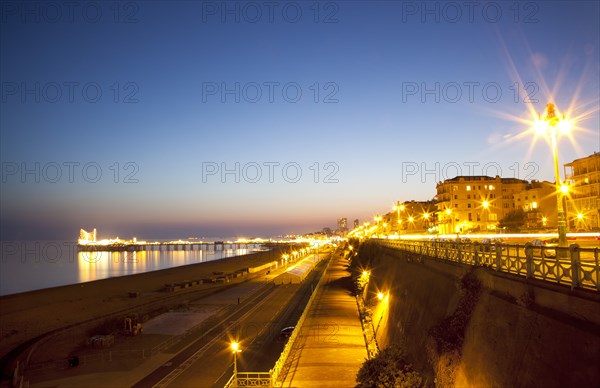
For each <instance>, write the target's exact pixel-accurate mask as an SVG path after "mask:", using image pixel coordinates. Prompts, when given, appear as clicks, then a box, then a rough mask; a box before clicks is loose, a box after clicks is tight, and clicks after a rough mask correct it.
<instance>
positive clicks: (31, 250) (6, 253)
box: [0, 239, 266, 296]
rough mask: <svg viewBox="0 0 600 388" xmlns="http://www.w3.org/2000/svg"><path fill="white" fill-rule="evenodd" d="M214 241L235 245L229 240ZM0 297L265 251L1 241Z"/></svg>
mask: <svg viewBox="0 0 600 388" xmlns="http://www.w3.org/2000/svg"><path fill="white" fill-rule="evenodd" d="M214 241H231V240H227V239H222V240H214ZM0 244H1V251H0V252H1V254H0V256H1V257H0V296H3V295H10V294H16V293H21V292H27V291H34V290H40V289H45V288H50V287H57V286H64V285H70V284H79V283H85V282H91V281H94V280H99V279H106V278H112V277H117V276H125V275H132V274H137V273H143V272H150V271H158V270H161V269H166V268H172V267H178V266H182V265H188V264H197V263H204V262H207V261H211V260H219V259H223V258H227V257H233V256H240V255H246V254H249V253H253V252H257V251H261V250H265V249H266V248H264V247H263V246H259V245H251V246H250V247H248V248H246V247H243V248H242V247H240V248H239V249H222V250H221V249H220V247H219V249H214V245H208V246H204V247H203V249H202V250H198V247H195V249H196V250H189V248H188V249H186V250H160V251H159V250H149V251H139V252H108V251H97V252H83V251H79V250H78V249H77V242H76V241H55V240H52V241H47V240H42V241H39V240H38V241H1V242H0Z"/></svg>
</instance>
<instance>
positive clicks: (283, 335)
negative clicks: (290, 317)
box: [279, 326, 295, 341]
mask: <svg viewBox="0 0 600 388" xmlns="http://www.w3.org/2000/svg"><path fill="white" fill-rule="evenodd" d="M294 328H295V327H294V326H288V327H284V328H283V329H281V331H280V332H279V339H280V340H283V341H287V340H288V339H289V338H290V336H291V335H292V332H293V331H294Z"/></svg>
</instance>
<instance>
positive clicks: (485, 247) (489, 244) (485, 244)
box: [481, 238, 505, 252]
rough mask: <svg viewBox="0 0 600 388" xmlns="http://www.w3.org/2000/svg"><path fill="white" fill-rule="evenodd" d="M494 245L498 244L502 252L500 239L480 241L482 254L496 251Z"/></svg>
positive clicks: (502, 242)
mask: <svg viewBox="0 0 600 388" xmlns="http://www.w3.org/2000/svg"><path fill="white" fill-rule="evenodd" d="M496 243H499V244H500V247H501V249H502V250H504V249H505V248H504V245H503V244H504V241H503V240H502V239H501V238H484V239H483V240H481V251H482V252H492V251H494V250H496V248H495V245H496Z"/></svg>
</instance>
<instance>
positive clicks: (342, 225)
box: [337, 217, 348, 232]
mask: <svg viewBox="0 0 600 388" xmlns="http://www.w3.org/2000/svg"><path fill="white" fill-rule="evenodd" d="M337 228H338V230H339V231H340V232H347V231H348V219H347V218H346V217H344V218H338V220H337Z"/></svg>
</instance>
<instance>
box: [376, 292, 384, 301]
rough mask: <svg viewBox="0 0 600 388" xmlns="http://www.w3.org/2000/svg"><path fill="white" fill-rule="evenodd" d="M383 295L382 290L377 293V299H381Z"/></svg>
mask: <svg viewBox="0 0 600 388" xmlns="http://www.w3.org/2000/svg"><path fill="white" fill-rule="evenodd" d="M383 297H384V295H383V292H380V293H378V294H377V299H379V300H383Z"/></svg>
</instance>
